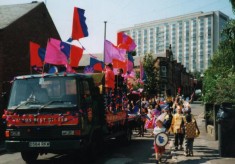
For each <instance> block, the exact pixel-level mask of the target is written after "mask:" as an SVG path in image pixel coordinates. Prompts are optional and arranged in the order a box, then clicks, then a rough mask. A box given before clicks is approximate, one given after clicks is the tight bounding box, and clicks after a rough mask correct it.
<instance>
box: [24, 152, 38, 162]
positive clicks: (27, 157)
mask: <svg viewBox="0 0 235 164" xmlns="http://www.w3.org/2000/svg"><path fill="white" fill-rule="evenodd" d="M21 157H22V158H23V160H24V161H25V162H26V163H28V164H30V163H35V161H36V160H37V158H38V153H37V152H33V151H32V152H31V151H23V152H21Z"/></svg>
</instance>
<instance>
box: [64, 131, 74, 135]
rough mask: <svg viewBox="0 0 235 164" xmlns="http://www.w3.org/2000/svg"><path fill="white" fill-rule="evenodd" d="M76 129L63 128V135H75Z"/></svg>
mask: <svg viewBox="0 0 235 164" xmlns="http://www.w3.org/2000/svg"><path fill="white" fill-rule="evenodd" d="M73 135H74V130H62V136H73Z"/></svg>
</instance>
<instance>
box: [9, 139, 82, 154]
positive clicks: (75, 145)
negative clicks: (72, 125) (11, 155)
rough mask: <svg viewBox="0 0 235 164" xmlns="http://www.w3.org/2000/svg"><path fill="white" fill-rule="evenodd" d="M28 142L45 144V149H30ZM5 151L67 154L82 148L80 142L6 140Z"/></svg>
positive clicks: (78, 140)
mask: <svg viewBox="0 0 235 164" xmlns="http://www.w3.org/2000/svg"><path fill="white" fill-rule="evenodd" d="M30 142H47V143H49V146H47V147H31V146H29V145H30ZM5 146H6V150H7V151H9V152H22V151H38V152H48V153H49V152H51V153H53V152H61V151H62V152H69V151H73V150H78V149H80V148H82V140H81V139H77V140H46V141H45V140H43V141H40V140H37V141H20V140H6V141H5Z"/></svg>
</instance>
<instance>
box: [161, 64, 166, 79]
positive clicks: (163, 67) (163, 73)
mask: <svg viewBox="0 0 235 164" xmlns="http://www.w3.org/2000/svg"><path fill="white" fill-rule="evenodd" d="M161 77H166V66H161Z"/></svg>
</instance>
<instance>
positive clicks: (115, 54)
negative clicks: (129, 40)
mask: <svg viewBox="0 0 235 164" xmlns="http://www.w3.org/2000/svg"><path fill="white" fill-rule="evenodd" d="M104 53H105V60H104V62H105V63H112V60H113V59H118V60H120V61H125V59H126V58H125V55H126V50H124V49H119V48H117V47H115V46H114V45H113V44H112V43H111V42H110V41H108V40H105V41H104Z"/></svg>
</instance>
